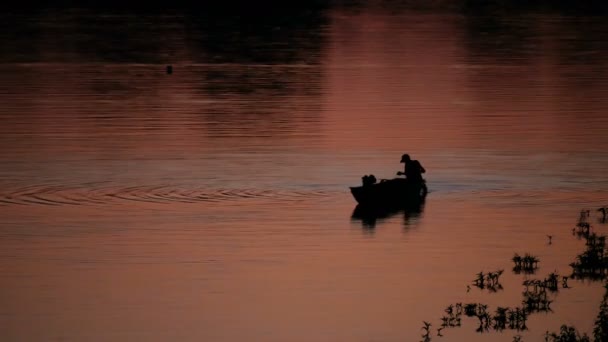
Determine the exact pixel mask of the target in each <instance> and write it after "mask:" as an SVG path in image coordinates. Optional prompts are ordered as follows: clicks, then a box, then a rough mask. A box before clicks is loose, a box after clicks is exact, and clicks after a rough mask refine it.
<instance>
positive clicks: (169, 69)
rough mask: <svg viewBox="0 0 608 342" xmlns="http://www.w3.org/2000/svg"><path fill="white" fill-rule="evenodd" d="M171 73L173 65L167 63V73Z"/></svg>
mask: <svg viewBox="0 0 608 342" xmlns="http://www.w3.org/2000/svg"><path fill="white" fill-rule="evenodd" d="M172 73H173V65H167V74H169V75H171V74H172Z"/></svg>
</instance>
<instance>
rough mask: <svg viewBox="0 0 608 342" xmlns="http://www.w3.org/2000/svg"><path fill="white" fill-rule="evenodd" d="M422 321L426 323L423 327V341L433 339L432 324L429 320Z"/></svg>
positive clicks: (426, 341)
mask: <svg viewBox="0 0 608 342" xmlns="http://www.w3.org/2000/svg"><path fill="white" fill-rule="evenodd" d="M422 323H423V324H424V326H423V327H422V330H423V333H422V341H423V342H429V341H430V340H431V325H432V324H431V323H429V322H427V321H422Z"/></svg>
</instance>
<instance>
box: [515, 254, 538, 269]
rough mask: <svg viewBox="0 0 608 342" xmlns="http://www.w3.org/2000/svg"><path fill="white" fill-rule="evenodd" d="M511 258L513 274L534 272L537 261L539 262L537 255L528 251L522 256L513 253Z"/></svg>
mask: <svg viewBox="0 0 608 342" xmlns="http://www.w3.org/2000/svg"><path fill="white" fill-rule="evenodd" d="M511 260H513V263H514V264H515V265H514V266H513V273H515V274H520V273H525V274H534V272H536V269H537V268H538V263H539V262H540V260H539V259H538V258H537V257H535V256H533V255H530V254H529V253H526V254H525V255H524V256H523V257H522V256H520V255H519V254H517V253H515V255H514V256H513V258H512V259H511Z"/></svg>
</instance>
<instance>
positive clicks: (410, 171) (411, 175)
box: [397, 154, 426, 182]
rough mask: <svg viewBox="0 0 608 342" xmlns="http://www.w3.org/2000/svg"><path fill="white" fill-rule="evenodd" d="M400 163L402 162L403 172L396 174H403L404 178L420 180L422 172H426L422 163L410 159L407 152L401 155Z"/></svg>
mask: <svg viewBox="0 0 608 342" xmlns="http://www.w3.org/2000/svg"><path fill="white" fill-rule="evenodd" d="M401 163H404V172H401V171H399V172H397V175H398V176H401V175H405V178H406V179H407V180H410V181H415V182H422V181H423V179H422V174H423V173H425V172H426V170H425V169H424V167H422V164H420V162H419V161H417V160H412V159H410V155H409V154H404V155H402V156H401Z"/></svg>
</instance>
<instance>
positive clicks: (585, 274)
mask: <svg viewBox="0 0 608 342" xmlns="http://www.w3.org/2000/svg"><path fill="white" fill-rule="evenodd" d="M585 238H586V240H587V241H586V243H585V246H586V249H585V251H583V253H581V254H579V255H577V257H576V260H575V261H574V262H572V263H570V267H572V277H574V278H578V279H591V280H602V279H605V278H606V274H607V271H608V255H607V253H606V236H603V235H601V236H598V235H597V234H595V233H591V234H587V235H586V237H585Z"/></svg>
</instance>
